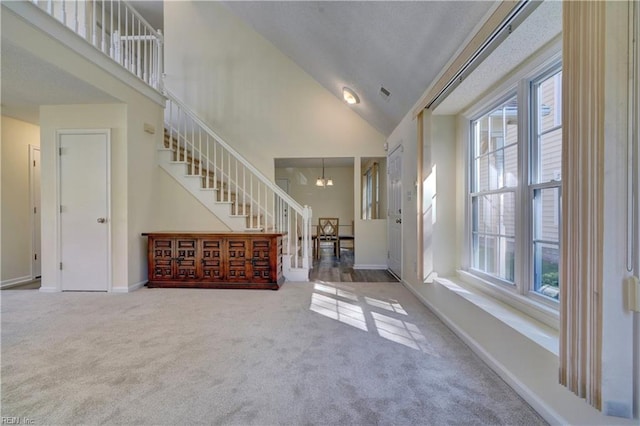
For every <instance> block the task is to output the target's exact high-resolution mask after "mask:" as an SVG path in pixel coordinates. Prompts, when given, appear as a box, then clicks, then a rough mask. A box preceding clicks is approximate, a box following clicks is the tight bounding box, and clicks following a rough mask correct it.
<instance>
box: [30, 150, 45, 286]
mask: <svg viewBox="0 0 640 426" xmlns="http://www.w3.org/2000/svg"><path fill="white" fill-rule="evenodd" d="M35 151H38V152H40V146H39V145H32V144H29V214H30V215H31V221H30V225H31V250H30V253H31V279H35V278H36V276H37V275H36V274H35V272H34V269H35V268H34V263H35V259H34V257H33V256H34V252H35V247H36V237H37V236H38V235H36V226H35V217H34V216H33V215H35V208H36V205H40V211H39V212H38V214H39V215H42V205H41V203H36V200H40V199H41V198H42V197H41V194H40V193H36V191H35V188H34V184H35V171H34V167H35V164H34V161H35ZM40 159H41V160H42V157H40ZM40 164H42V163H40ZM41 170H42V169H41ZM40 188H42V174H40ZM31 212H33V215H32V213H31ZM39 228H40V250H39V252H38V255H39V256H40V259H38V261H39V262H40V276H42V225H40V227H39Z"/></svg>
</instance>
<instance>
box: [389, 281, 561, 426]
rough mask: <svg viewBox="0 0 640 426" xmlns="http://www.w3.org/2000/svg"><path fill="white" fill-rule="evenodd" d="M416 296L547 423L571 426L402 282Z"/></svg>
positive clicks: (420, 295)
mask: <svg viewBox="0 0 640 426" xmlns="http://www.w3.org/2000/svg"><path fill="white" fill-rule="evenodd" d="M401 282H402V285H404V286H405V288H406V289H408V290H409V291H410V292H411V293H412V294H413V295H414V296H416V297H417V298H418V299H419V300H420V301H421V302H422V303H423V304H424V305H425V306H426V307H427V308H429V310H430V311H431V312H433V313H434V314H435V315H436V316H437V317H438V318H440V320H441V321H442V322H444V323H445V324H446V326H447V327H449V328H450V329H451V331H453V332H454V333H455V334H456V335H457V336H458V337H459V338H460V339H461V340H462V341H463V342H464V343H465V344H466V345H467V346H469V348H470V349H471V350H472V351H473V352H474V353H475V354H476V355H478V357H480V359H482V361H484V363H485V364H487V365H488V366H489V367H490V368H491V369H492V370H493V371H495V372H496V373H497V374H498V376H500V377H501V378H502V380H504V381H505V382H506V383H507V384H508V385H509V386H511V388H512V389H513V390H514V391H515V392H516V393H517V394H518V395H520V396H521V397H522V398H523V399H524V400H525V401H527V403H528V404H529V405H531V407H532V408H533V409H534V410H536V412H538V414H540V415H541V416H542V417H543V418H544V419H545V420H546V421H547V422H549V423H550V424H553V425H566V424H569V423H568V422H567V420H565V419H564V418H563V417H562V416H561V415H560V414H559V413H558V412H557V411H555V410H554V409H552V408H551V407H550V406H549V405H548V404H546V403H545V402H544V401H542V400H541V399H540V397H538V396H537V395H536V394H535V393H534V392H532V391H531V389H529V387H527V386H526V385H525V384H524V383H522V382H521V381H520V380H519V379H518V378H517V377H515V376H514V375H513V374H512V373H511V372H510V371H509V370H508V369H507V368H506V367H505V366H504V365H503V364H502V363H501V362H499V361H498V360H497V359H495V358H494V357H493V356H492V355H491V354H490V353H489V352H487V351H486V350H485V349H484V348H483V347H482V345H480V344H479V343H478V342H477V341H476V340H475V339H474V338H473V337H471V336H470V335H469V334H467V332H465V331H464V330H463V329H462V328H460V327H458V326H457V325H456V324H455V323H454V322H453V321H451V320H450V319H449V318H448V317H447V316H446V315H445V314H443V313H442V311H440V310H439V309H438V308H436V307H435V306H434V305H433V304H432V303H430V302H429V301H428V300H427V299H426V298H425V297H424V296H423V295H422V294H420V293H419V292H418V291H416V290H415V289H414V288H413V287H412V286H411V285H410V284H409V283H407V282H406V281H405V280H401Z"/></svg>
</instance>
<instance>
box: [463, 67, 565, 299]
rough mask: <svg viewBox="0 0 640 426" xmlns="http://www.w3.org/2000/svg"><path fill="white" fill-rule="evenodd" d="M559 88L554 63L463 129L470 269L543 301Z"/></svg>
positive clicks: (552, 273)
mask: <svg viewBox="0 0 640 426" xmlns="http://www.w3.org/2000/svg"><path fill="white" fill-rule="evenodd" d="M561 93H562V71H561V69H560V66H559V65H556V66H554V67H551V68H549V69H547V70H546V71H545V72H544V73H541V74H538V75H536V76H535V77H534V78H531V79H526V80H523V81H520V82H519V83H518V84H517V85H516V86H515V87H513V88H512V91H511V92H508V93H507V94H506V95H505V96H504V97H503V98H502V100H501V101H499V102H497V103H494V104H493V105H494V106H492V107H490V108H487V109H485V110H484V111H483V112H481V113H480V114H478V116H477V117H476V118H474V119H472V120H471V129H470V135H471V136H470V167H469V170H470V179H469V183H470V185H469V209H470V210H469V212H470V216H469V217H470V223H469V231H470V235H469V244H470V259H469V261H468V264H469V268H470V272H472V273H473V274H475V275H477V276H478V277H480V278H482V279H484V280H486V281H488V282H491V283H493V284H497V285H498V286H500V287H502V288H504V289H506V290H507V291H510V292H514V293H516V294H520V295H524V296H531V297H534V298H538V299H539V300H540V301H547V302H549V303H551V304H553V303H555V301H557V299H558V295H559V274H558V272H559V256H560V226H561V223H560V205H561V203H560V197H561V193H562V191H561V190H562V184H561V162H562V155H561V150H562V115H561V105H560V102H561ZM523 106H524V107H523Z"/></svg>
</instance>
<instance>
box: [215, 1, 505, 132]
mask: <svg viewBox="0 0 640 426" xmlns="http://www.w3.org/2000/svg"><path fill="white" fill-rule="evenodd" d="M225 5H226V6H227V7H228V8H229V9H230V10H231V11H232V12H233V13H235V14H236V15H237V16H238V17H239V18H241V19H242V20H243V21H245V22H247V23H248V24H249V25H250V26H252V27H253V28H254V29H255V30H256V31H257V32H258V33H260V34H261V35H262V36H264V37H265V38H266V39H267V40H269V41H270V42H271V43H273V44H274V45H275V46H276V47H277V48H278V49H279V50H280V51H282V52H283V53H284V54H285V55H287V56H289V57H290V58H291V59H292V60H293V61H294V62H295V63H296V64H297V65H298V66H300V67H301V68H302V69H304V70H305V71H306V72H307V73H308V74H310V75H311V76H312V77H314V78H315V79H316V80H317V81H318V82H319V83H320V84H321V85H323V86H324V87H325V88H326V89H327V90H329V91H330V92H331V93H333V94H335V95H336V96H337V97H340V98H341V97H342V87H343V86H348V87H350V88H352V89H353V90H354V91H355V92H356V93H357V94H358V96H359V97H360V99H361V103H360V104H359V105H355V106H353V108H354V110H355V111H356V112H357V113H358V114H360V115H361V116H362V117H363V118H364V119H365V120H367V121H368V122H369V123H370V124H371V125H372V126H373V127H374V128H376V129H378V130H379V131H380V132H381V133H382V134H384V135H389V134H390V133H391V131H392V130H393V129H394V128H395V127H396V126H397V125H398V123H399V122H400V120H401V119H402V118H403V117H404V115H405V114H407V112H409V111H410V110H411V108H412V107H413V106H414V104H415V103H416V102H417V101H418V99H419V98H420V96H421V95H422V94H423V93H424V91H425V90H426V89H427V87H428V86H429V84H430V83H431V82H432V81H433V80H434V79H435V78H436V77H437V75H438V73H439V72H440V71H441V70H442V68H443V67H444V66H445V65H446V64H447V62H448V61H449V60H450V59H451V57H452V56H453V55H454V54H455V53H456V51H457V49H458V48H459V47H460V45H462V44H463V43H464V41H465V40H466V39H467V38H468V36H469V34H470V33H471V32H472V30H473V29H474V28H475V27H476V25H478V23H479V22H480V21H481V20H482V19H483V16H484V15H485V14H486V13H487V12H488V11H489V9H491V8H492V6H493V2H490V1H415V2H405V1H385V2H370V1H347V2H341V1H337V2H334V1H300V2H298V1H275V2H271V1H269V2H261V1H246V2H245V1H241V2H234V1H228V2H225ZM381 87H384V88H385V89H387V90H388V91H390V92H391V96H389V98H388V99H385V98H384V97H383V96H382V95H381V94H380V88H381Z"/></svg>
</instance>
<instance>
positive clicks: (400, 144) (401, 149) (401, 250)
mask: <svg viewBox="0 0 640 426" xmlns="http://www.w3.org/2000/svg"><path fill="white" fill-rule="evenodd" d="M396 151H400V153H403V152H404V146H403V145H402V140H401V141H400V143H399V144H398V145H397V146H396V147H395V148H393V150H392V151H391V152H389V154H387V209H388V210H389V209H390V206H391V202H390V199H389V198H390V196H391V182H390V180H391V179H390V176H391V174H390V169H391V167H390V163H391V162H390V161H389V158H391V156H392V155H394V154H395V153H396ZM402 160H403V158H402V156H400V162H401V163H400V164H401V167H400V208H401V209H402V200H403V199H404V198H403V197H404V195H403V194H402V171H403V167H404V166H403V165H402ZM389 213H390V212H389V211H387V247H389V245H390V244H391V238H390V236H391V227H392V226H393V224H392V223H391V217H390V214H389ZM402 217H403V215H402V213H400V220H402ZM402 229H403V226H402V222H401V223H400V276H399V277H398V278H399V279H400V280H402V278H403V277H404V253H403V251H404V247H403V246H404V244H402V240H403V235H402ZM389 260H390V257H389V258H388V259H387V266H389V265H388V264H389ZM389 270H391V268H389ZM394 275H395V272H394Z"/></svg>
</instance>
